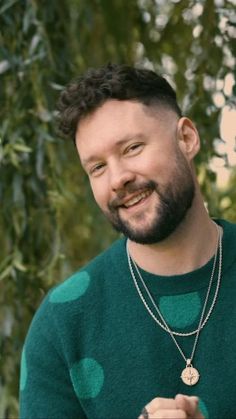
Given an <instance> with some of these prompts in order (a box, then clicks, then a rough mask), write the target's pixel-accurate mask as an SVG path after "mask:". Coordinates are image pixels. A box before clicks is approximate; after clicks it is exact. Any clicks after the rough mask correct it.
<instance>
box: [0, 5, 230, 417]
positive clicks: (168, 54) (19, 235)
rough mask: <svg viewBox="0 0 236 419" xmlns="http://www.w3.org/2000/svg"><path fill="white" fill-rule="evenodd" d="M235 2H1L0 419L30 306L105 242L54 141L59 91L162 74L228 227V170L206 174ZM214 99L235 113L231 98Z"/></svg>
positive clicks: (8, 413)
mask: <svg viewBox="0 0 236 419" xmlns="http://www.w3.org/2000/svg"><path fill="white" fill-rule="evenodd" d="M234 6H235V0H231V1H226V0H225V1H224V0H215V1H213V0H202V1H194V0H190V1H186V0H181V1H178V0H175V1H169V2H166V1H161V0H156V1H154V0H129V1H125V0H113V1H110V0H86V1H85V0H60V1H57V0H51V1H46V0H40V1H39V0H0V77H1V79H0V116H1V119H0V139H1V143H0V201H1V213H0V231H1V234H0V249H1V256H0V339H1V340H0V348H1V349H0V350H1V353H0V418H8V417H17V414H18V402H17V399H18V375H19V362H20V352H21V349H22V345H23V341H24V337H25V334H26V331H27V328H28V326H29V323H30V321H31V319H32V316H33V314H34V312H35V310H36V308H37V306H38V305H39V303H40V301H41V299H42V298H43V296H44V295H45V293H46V292H47V290H48V289H49V287H51V286H52V285H53V284H55V283H57V282H59V281H61V280H63V279H64V278H65V277H66V276H67V275H69V274H70V273H71V272H72V271H73V270H75V269H78V268H79V267H80V266H81V265H83V264H84V263H86V262H87V261H88V260H89V259H90V258H91V257H93V256H94V255H95V254H97V253H98V252H99V251H100V250H102V249H104V248H105V247H106V246H107V245H108V244H109V243H110V242H111V241H112V240H113V239H114V237H115V233H114V232H113V231H112V230H111V228H110V226H109V225H108V224H107V223H106V221H105V219H104V218H103V216H102V215H101V214H100V212H99V211H98V209H97V208H96V206H95V204H94V202H93V199H92V196H91V193H90V191H89V186H88V182H87V179H86V177H85V175H84V174H83V172H82V170H81V168H80V165H79V160H78V157H77V156H76V153H75V149H74V145H73V142H72V141H62V140H61V139H60V138H58V136H57V133H56V129H55V103H56V101H57V97H58V94H59V93H60V91H61V89H62V87H63V86H64V85H65V84H66V83H67V82H68V81H69V80H70V79H71V78H72V77H74V76H77V75H78V74H79V73H81V72H83V70H85V69H87V68H88V67H95V66H97V65H101V64H104V63H106V62H108V61H111V62H125V63H131V64H134V63H135V64H138V65H145V66H146V67H149V68H154V69H155V70H157V71H159V72H161V73H162V74H164V75H165V76H166V77H167V78H168V79H169V80H171V82H172V84H173V85H174V86H177V93H178V97H179V100H180V104H181V105H182V106H183V108H184V110H185V112H186V113H187V115H189V116H190V117H192V118H193V119H194V121H195V122H196V125H197V127H198V129H199V132H200V135H201V139H202V150H201V153H200V154H199V157H198V159H197V161H196V163H197V169H198V173H199V180H200V182H201V184H202V190H203V193H204V195H205V198H206V201H207V203H208V207H209V211H210V213H211V214H212V215H214V216H225V217H226V218H228V219H230V220H232V221H233V220H234V221H236V208H235V207H236V205H235V203H236V193H235V188H234V184H235V181H236V170H235V168H231V169H229V170H231V180H230V182H229V184H228V186H227V187H226V188H225V189H224V190H217V188H216V183H215V175H214V173H212V172H211V171H210V169H209V162H210V160H211V158H212V156H214V155H217V154H218V152H217V148H215V145H217V144H218V143H220V142H221V141H222V139H220V134H219V125H220V111H221V109H220V108H218V107H216V105H215V102H214V94H215V93H216V92H217V91H218V92H219V88H218V87H217V80H222V81H224V79H225V76H226V75H227V74H228V73H232V74H233V73H234V71H235V59H234V58H233V57H235V49H236V42H235V36H236V35H235V34H236V32H235V31H236V28H235V26H236V14H235V8H234ZM220 92H221V93H222V94H223V95H224V96H225V94H224V91H223V88H221V89H220ZM225 101H226V102H225V103H226V104H229V105H230V106H232V107H235V99H234V98H233V97H229V96H225ZM220 157H222V158H226V156H224V155H221V156H220Z"/></svg>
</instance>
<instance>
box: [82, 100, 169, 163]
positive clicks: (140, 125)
mask: <svg viewBox="0 0 236 419" xmlns="http://www.w3.org/2000/svg"><path fill="white" fill-rule="evenodd" d="M170 121H176V116H175V114H174V113H173V111H170V110H168V109H164V108H161V107H159V106H158V107H149V106H146V105H143V104H142V103H140V102H134V101H119V100H108V101H107V102H105V103H104V104H103V105H102V106H100V107H99V108H97V109H96V110H95V111H94V112H93V113H92V114H90V115H88V116H86V117H85V118H84V119H82V120H81V121H80V123H79V126H78V128H77V131H76V146H77V150H78V152H79V155H80V158H81V160H82V161H83V160H86V159H87V158H89V156H90V154H94V153H95V152H98V153H99V152H100V151H102V150H103V149H104V148H105V147H108V146H116V145H117V144H118V143H122V141H123V140H125V139H129V138H130V139H132V137H138V136H140V135H146V136H148V135H149V134H150V133H151V132H152V131H153V130H155V131H158V130H159V131H162V130H164V129H166V128H167V127H170Z"/></svg>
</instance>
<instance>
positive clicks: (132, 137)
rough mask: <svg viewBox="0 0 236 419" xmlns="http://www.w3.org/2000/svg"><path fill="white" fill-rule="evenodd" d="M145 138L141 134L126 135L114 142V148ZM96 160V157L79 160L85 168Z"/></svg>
mask: <svg viewBox="0 0 236 419" xmlns="http://www.w3.org/2000/svg"><path fill="white" fill-rule="evenodd" d="M145 138H146V137H145V135H143V134H141V133H140V134H135V135H126V136H125V137H123V138H121V139H120V140H117V141H116V142H115V144H114V145H115V148H120V147H121V146H122V145H124V144H126V143H128V142H129V141H135V140H144V139H145ZM96 160H99V159H98V157H97V156H95V155H91V156H89V157H88V158H87V159H83V160H81V164H82V165H83V166H84V167H86V166H87V165H88V164H89V163H92V162H94V161H96Z"/></svg>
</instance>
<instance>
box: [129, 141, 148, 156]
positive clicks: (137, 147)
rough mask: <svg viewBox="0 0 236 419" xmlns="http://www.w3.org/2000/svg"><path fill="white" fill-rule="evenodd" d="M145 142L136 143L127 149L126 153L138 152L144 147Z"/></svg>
mask: <svg viewBox="0 0 236 419" xmlns="http://www.w3.org/2000/svg"><path fill="white" fill-rule="evenodd" d="M143 145H144V144H143V143H134V144H131V145H130V146H129V147H127V148H126V149H125V154H138V152H139V151H141V150H142V149H143Z"/></svg>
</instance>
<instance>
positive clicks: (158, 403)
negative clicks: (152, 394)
mask: <svg viewBox="0 0 236 419" xmlns="http://www.w3.org/2000/svg"><path fill="white" fill-rule="evenodd" d="M168 418H169V419H204V416H203V415H202V413H201V412H200V410H199V408H198V397H195V396H185V395H183V394H177V396H175V398H174V399H167V398H161V397H156V398H155V399H153V400H152V401H151V402H150V403H148V404H147V405H146V406H145V408H144V409H143V411H142V413H141V415H140V416H139V418H138V419H168Z"/></svg>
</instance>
